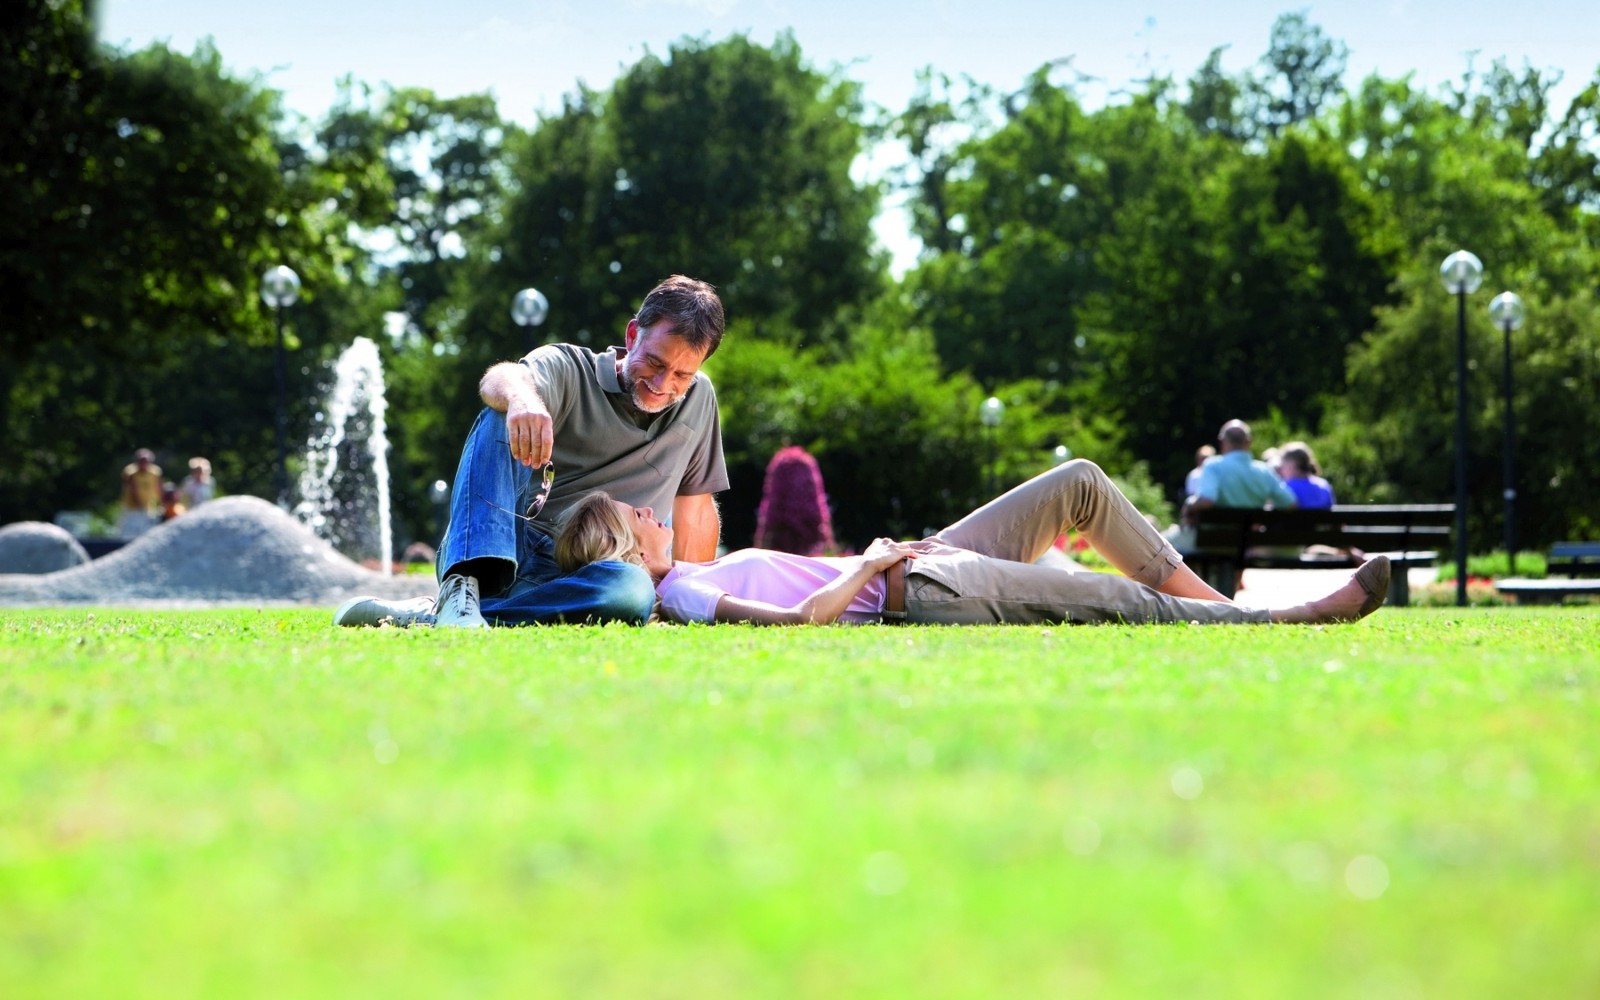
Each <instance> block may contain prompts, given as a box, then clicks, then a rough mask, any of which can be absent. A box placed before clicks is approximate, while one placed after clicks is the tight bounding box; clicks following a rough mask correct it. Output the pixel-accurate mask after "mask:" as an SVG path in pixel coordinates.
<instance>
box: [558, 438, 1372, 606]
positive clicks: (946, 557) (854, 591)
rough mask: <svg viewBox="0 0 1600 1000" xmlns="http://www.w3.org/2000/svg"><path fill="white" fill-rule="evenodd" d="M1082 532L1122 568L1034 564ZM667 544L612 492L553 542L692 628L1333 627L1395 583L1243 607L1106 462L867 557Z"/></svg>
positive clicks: (884, 545)
mask: <svg viewBox="0 0 1600 1000" xmlns="http://www.w3.org/2000/svg"><path fill="white" fill-rule="evenodd" d="M1074 529H1075V530H1077V531H1079V532H1081V533H1082V534H1083V536H1084V537H1085V538H1086V539H1087V540H1088V541H1089V543H1090V544H1091V545H1093V546H1094V548H1095V549H1096V550H1097V551H1099V552H1100V553H1101V554H1102V555H1104V556H1105V557H1106V559H1107V560H1108V561H1109V562H1110V563H1111V564H1112V565H1113V566H1115V567H1116V568H1117V569H1118V570H1119V571H1121V575H1119V574H1116V573H1095V572H1065V571H1063V570H1060V569H1056V568H1054V567H1048V566H1039V565H1036V564H1035V562H1034V561H1035V560H1036V559H1038V558H1039V556H1040V555H1041V554H1042V553H1043V552H1044V551H1045V549H1046V548H1048V547H1049V546H1050V544H1051V542H1052V541H1053V540H1054V539H1055V538H1056V536H1057V535H1059V534H1061V533H1062V532H1064V531H1068V530H1074ZM671 552H672V529H671V528H670V527H668V526H666V525H665V524H663V523H662V522H660V521H658V520H656V519H655V516H654V512H653V511H652V510H651V509H650V508H648V507H631V506H629V505H627V504H624V503H622V502H620V501H618V500H614V499H612V498H611V497H610V496H608V495H607V494H605V493H603V492H596V493H593V494H590V495H589V496H588V497H586V498H584V499H583V500H582V501H580V502H579V503H578V504H577V505H576V506H575V507H574V508H573V510H572V512H571V514H570V515H569V516H568V518H567V520H566V522H565V523H564V524H563V526H562V528H561V531H560V533H559V534H558V535H557V538H556V560H557V562H558V563H559V564H560V565H561V568H562V570H563V571H565V572H571V571H572V570H573V569H576V568H577V567H579V566H583V565H586V564H588V563H591V562H601V561H607V560H620V561H624V562H632V563H635V564H637V565H640V566H643V567H644V568H645V569H646V570H648V571H649V572H650V575H651V576H652V577H653V578H654V579H655V581H656V596H657V598H658V608H659V611H660V613H661V614H662V616H663V617H665V618H668V619H670V620H672V621H676V622H685V623H687V622H705V623H712V622H749V623H753V624H762V625H824V624H829V623H832V622H843V623H852V624H869V623H877V622H891V623H909V624H948V625H955V624H969V625H977V624H1001V623H1012V624H1043V623H1075V624H1076V623H1085V622H1123V623H1129V624H1155V623H1175V622H1191V623H1202V624H1213V623H1225V622H1238V623H1257V624H1265V623H1268V622H1278V623H1324V622H1340V621H1354V620H1356V619H1358V618H1362V617H1365V616H1366V615H1368V614H1371V613H1372V612H1373V611H1374V610H1376V609H1377V607H1378V606H1379V605H1380V604H1382V603H1383V599H1384V596H1385V594H1386V593H1387V592H1388V586H1389V563H1388V560H1387V559H1384V558H1382V557H1377V558H1374V559H1372V560H1370V561H1369V562H1368V563H1367V564H1366V565H1364V566H1362V567H1361V568H1360V569H1359V570H1357V571H1356V574H1355V575H1354V576H1353V577H1352V578H1351V579H1350V580H1349V581H1348V582H1347V583H1345V585H1344V586H1342V587H1340V588H1339V589H1338V590H1336V591H1334V592H1333V593H1332V594H1329V595H1328V596H1326V597H1323V598H1321V599H1319V600H1316V601H1312V602H1310V603H1308V604H1302V605H1298V606H1296V607H1293V608H1286V609H1281V610H1271V611H1269V610H1266V609H1260V608H1247V607H1241V606H1239V605H1236V604H1234V603H1233V602H1231V601H1229V600H1228V599H1227V598H1225V597H1223V596H1222V595H1221V594H1219V593H1218V592H1217V591H1215V590H1213V589H1212V588H1211V587H1209V586H1208V585H1207V584H1206V583H1205V582H1204V581H1203V580H1201V579H1200V577H1198V576H1197V575H1195V573H1194V572H1193V571H1192V570H1190V569H1189V567H1187V566H1185V565H1184V563H1183V557H1182V556H1180V555H1179V554H1178V552H1177V550H1175V549H1174V548H1173V547H1172V545H1171V544H1170V543H1169V542H1168V541H1167V540H1166V539H1165V538H1163V537H1162V535H1161V533H1160V532H1158V531H1156V530H1155V529H1154V528H1153V527H1151V526H1150V523H1149V522H1148V521H1147V520H1145V518H1144V516H1143V515H1141V514H1140V513H1139V511H1138V510H1137V509H1135V508H1134V506H1133V505H1132V504H1131V503H1130V502H1129V501H1128V499H1127V497H1125V496H1123V495H1122V492H1121V491H1120V490H1118V489H1117V487H1116V485H1115V484H1114V483H1112V482H1111V480H1110V479H1109V478H1107V476H1106V474H1105V473H1104V472H1102V471H1101V470H1100V467H1099V466H1097V465H1095V464H1094V463H1093V462H1088V461H1084V460H1081V459H1080V460H1075V461H1071V462H1067V463H1065V464H1063V465H1058V466H1056V467H1055V468H1053V469H1051V470H1049V471H1048V472H1044V473H1042V474H1040V475H1038V476H1035V477H1034V478H1033V479H1030V480H1028V481H1027V482H1025V483H1023V484H1022V485H1020V486H1017V487H1015V488H1014V489H1012V490H1010V491H1008V492H1007V493H1005V494H1004V495H1003V496H1000V497H998V498H996V499H994V500H991V501H990V502H989V503H987V504H984V505H983V506H982V507H980V508H978V509H977V510H975V511H973V512H972V513H970V514H968V515H967V516H966V517H963V518H962V519H961V520H959V521H957V522H956V523H955V524H952V525H950V526H949V527H948V528H945V529H944V530H942V531H940V532H938V533H937V534H934V535H931V536H930V537H928V538H925V539H923V540H921V541H918V542H897V541H893V540H891V539H887V538H879V539H877V540H876V541H874V542H873V543H872V544H871V545H870V546H868V547H867V550H866V551H865V552H863V553H862V554H861V555H858V556H837V557H826V556H800V555H795V554H793V553H789V552H776V551H772V550H769V549H740V550H738V551H736V552H731V553H729V554H728V555H725V556H723V557H721V558H719V559H715V560H712V561H711V562H704V563H689V562H676V563H675V562H673V560H672V557H671Z"/></svg>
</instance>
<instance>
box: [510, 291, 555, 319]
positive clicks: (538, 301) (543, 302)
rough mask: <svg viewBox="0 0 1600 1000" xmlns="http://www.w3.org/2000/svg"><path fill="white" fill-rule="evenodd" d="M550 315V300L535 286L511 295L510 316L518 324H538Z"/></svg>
mask: <svg viewBox="0 0 1600 1000" xmlns="http://www.w3.org/2000/svg"><path fill="white" fill-rule="evenodd" d="M548 315H550V301H549V300H548V299H546V298H545V297H544V293H543V292H541V291H539V290H538V289H537V288H524V289H523V290H522V291H520V292H518V293H517V294H515V295H513V296H511V318H512V320H513V321H515V322H516V324H517V325H518V326H539V325H540V324H542V323H543V322H544V319H545V317H546V316H548Z"/></svg>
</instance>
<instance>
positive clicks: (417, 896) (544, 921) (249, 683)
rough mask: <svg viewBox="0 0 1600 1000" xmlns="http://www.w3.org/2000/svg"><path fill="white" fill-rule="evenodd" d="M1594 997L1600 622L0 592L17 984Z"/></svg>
mask: <svg viewBox="0 0 1600 1000" xmlns="http://www.w3.org/2000/svg"><path fill="white" fill-rule="evenodd" d="M1596 995H1600V607H1586V608H1565V609H1563V608H1546V609H1509V608H1492V609H1477V608H1474V609H1466V610H1457V609H1453V608H1452V609H1448V610H1432V609H1429V610H1424V609H1407V610H1396V609H1386V610H1384V611H1382V612H1380V613H1379V614H1378V615H1376V616H1374V617H1373V618H1372V619H1369V620H1368V621H1366V622H1363V623H1361V624H1357V625H1349V626H1337V627H1326V628H1311V627H1280V628H1242V627H1241V628H1229V627H1216V628H1196V627H1168V628H1157V627H1152V628H1124V627H1104V628H1093V627H1085V628H1066V627H1063V628H1021V627H1015V628H965V629H923V628H904V629H897V628H862V629H845V628H822V629H802V630H779V629H769V630H758V629H747V628H739V627H730V626H721V627H717V628H709V629H707V628H673V627H653V628H648V629H625V628H606V629H586V628H556V629H522V630H495V631H491V632H488V633H479V634H461V633H452V632H444V631H427V630H420V629H419V630H414V631H410V632H405V631H397V630H393V629H384V630H370V629H368V630H354V629H336V628H333V627H331V626H330V625H328V613H327V612H326V611H298V610H297V611H208V612H183V613H154V612H125V611H112V610H101V611H97V612H94V613H87V612H84V611H51V612H32V611H21V610H9V611H4V612H0V996H5V997H16V998H41V997H43V998H54V997H63V998H66V997H71V998H79V997H117V998H123V997H130V998H131V997H161V998H183V997H199V996H214V997H227V998H235V997H271V998H282V997H340V998H343V997H352V996H372V997H419V998H421V997H427V998H434V997H474V998H476V997H484V996H516V997H535V998H552V997H583V998H596V997H615V998H625V1000H649V998H657V997H662V998H665V997H683V998H691V997H692V998H704V997H734V998H759V997H816V998H829V1000H832V998H855V997H883V998H912V1000H923V998H956V997H963V998H965V997H1000V998H1013V997H1067V996H1072V997H1078V996H1130V997H1229V998H1232V997H1380V998H1389V997H1394V998H1431V997H1448V998H1459V997H1494V998H1500V997H1513V996H1515V997H1539V998H1545V997H1592V996H1596Z"/></svg>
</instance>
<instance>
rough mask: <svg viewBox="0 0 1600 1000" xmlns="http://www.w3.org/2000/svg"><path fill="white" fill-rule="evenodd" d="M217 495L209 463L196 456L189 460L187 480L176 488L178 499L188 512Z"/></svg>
mask: <svg viewBox="0 0 1600 1000" xmlns="http://www.w3.org/2000/svg"><path fill="white" fill-rule="evenodd" d="M216 494H217V484H216V482H215V481H214V480H213V479H212V478H211V462H210V461H209V460H207V459H204V458H201V457H200V456H198V455H196V456H195V457H194V458H191V459H189V478H188V479H185V480H184V481H183V485H182V486H179V487H178V498H179V499H180V500H182V501H183V504H184V506H185V507H188V508H189V509H190V510H193V509H194V508H196V507H198V506H200V505H201V504H203V503H205V502H206V501H207V500H210V499H211V498H212V497H214V496H216Z"/></svg>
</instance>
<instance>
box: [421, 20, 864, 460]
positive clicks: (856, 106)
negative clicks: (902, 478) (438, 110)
mask: <svg viewBox="0 0 1600 1000" xmlns="http://www.w3.org/2000/svg"><path fill="white" fill-rule="evenodd" d="M863 115H864V111H863V109H862V107H861V103H860V97H859V94H858V89H857V87H856V86H855V85H854V84H850V83H847V82H845V81H843V80H840V79H838V78H837V77H835V76H830V75H828V74H824V73H821V72H818V71H817V70H814V69H812V68H811V67H810V66H809V65H807V63H806V62H805V60H804V59H803V57H802V54H801V52H800V49H799V47H798V46H797V45H796V44H795V43H794V41H793V40H792V39H790V38H780V39H779V40H778V41H777V42H775V43H774V44H773V45H772V46H771V47H770V48H769V47H763V46H760V45H756V44H754V43H752V42H750V41H749V40H748V39H746V38H744V37H742V36H735V37H731V38H729V39H727V40H725V41H722V42H717V43H711V42H707V41H704V40H692V39H685V40H682V41H680V42H676V43H674V44H673V45H672V46H671V48H670V49H669V51H668V53H667V54H666V56H665V57H658V56H655V55H647V56H646V57H645V58H644V59H642V60H640V61H639V62H638V63H637V64H635V65H634V66H632V67H630V68H628V69H627V70H626V71H624V73H623V74H622V76H621V77H620V78H619V79H618V80H617V82H616V83H615V85H614V86H613V87H612V88H611V89H610V90H609V91H605V92H600V91H594V90H590V89H588V88H586V87H580V88H579V89H578V90H576V91H575V92H574V93H572V94H569V95H567V96H566V97H565V98H564V100H563V105H562V109H561V110H560V111H559V112H556V113H553V114H551V115H547V116H544V117H542V118H541V119H540V120H539V122H538V123H537V124H536V125H535V127H534V128H532V129H531V130H530V131H529V133H528V134H527V135H526V136H525V137H517V138H515V139H514V140H513V142H512V146H511V149H510V154H511V161H510V162H511V168H510V174H511V183H512V184H513V185H514V194H513V195H512V196H511V197H509V198H508V199H507V200H506V201H505V203H504V206H503V210H502V212H501V213H500V215H499V217H498V218H497V219H496V220H495V221H494V225H493V227H492V229H491V230H490V231H489V232H488V233H486V234H484V235H483V236H482V237H481V238H479V237H476V236H474V237H472V238H471V239H469V240H468V241H467V249H468V252H469V267H468V269H467V273H466V274H465V275H464V276H463V277H462V279H461V281H460V282H459V283H458V284H457V285H456V286H455V293H454V294H453V295H452V296H451V297H450V300H449V303H448V312H447V313H446V314H442V315H441V316H440V318H439V328H440V330H441V342H440V345H439V348H438V351H439V353H438V355H437V356H435V357H434V358H432V359H431V360H429V359H418V360H417V361H416V362H415V363H417V364H427V365H428V366H429V368H430V369H431V370H432V371H433V372H434V373H435V376H436V381H435V383H434V384H435V385H436V386H437V395H438V398H440V399H441V400H443V404H442V405H441V407H440V409H439V412H438V414H437V415H436V419H437V423H436V424H434V425H433V426H431V427H428V428H425V429H423V431H422V436H419V438H418V440H417V441H415V442H413V444H412V447H413V448H414V449H415V450H416V451H417V452H418V454H419V456H420V455H421V454H424V453H432V454H440V455H442V454H447V453H448V454H453V453H454V449H455V448H456V447H457V446H458V445H459V442H460V438H461V435H462V434H464V433H465V430H466V427H467V424H468V422H469V421H470V419H471V416H472V414H473V413H474V412H475V410H476V407H477V406H478V405H479V404H478V401H477V394H476V391H475V387H476V384H477V380H478V377H479V375H481V373H482V372H483V370H484V368H485V367H487V366H488V365H489V364H491V363H493V362H496V361H501V360H505V359H507V358H514V357H517V356H520V355H521V354H523V353H525V352H526V351H527V350H529V349H530V348H531V347H534V346H537V344H538V343H539V342H540V341H542V340H544V339H546V338H549V339H560V340H568V341H573V342H576V343H583V344H588V345H590V346H592V347H595V348H597V349H598V348H602V347H606V346H609V345H612V344H619V343H621V341H622V335H623V330H624V327H625V325H626V323H627V320H628V318H629V316H631V315H632V313H633V311H634V309H636V308H637V307H638V303H639V300H640V299H641V298H642V297H643V295H644V294H645V293H646V292H647V291H648V290H649V289H650V288H651V287H652V286H653V285H654V284H655V283H656V282H658V281H659V280H661V279H662V278H664V277H666V276H667V275H669V274H673V273H684V274H690V275H693V276H694V277H697V278H702V279H704V280H707V281H710V282H711V283H712V284H714V285H716V286H717V288H718V291H719V293H720V294H721V295H722V298H723V302H724V305H725V306H726V308H727V311H728V315H729V316H730V318H731V319H733V320H735V321H737V322H738V324H739V325H737V326H736V327H735V329H737V330H738V331H739V333H738V334H737V336H738V337H746V338H748V337H755V338H761V339H765V340H773V341H779V342H782V343H785V344H788V345H792V346H795V347H803V346H811V345H823V344H829V343H834V344H837V343H841V342H842V339H843V337H844V336H845V333H844V331H846V330H847V329H848V328H849V327H850V326H851V325H852V318H853V317H855V316H857V315H859V314H860V311H861V310H862V309H863V308H864V307H865V305H866V304H867V303H868V302H870V301H871V300H872V299H873V298H875V297H876V296H877V295H879V294H880V293H881V291H882V290H883V286H884V281H885V275H884V268H885V262H884V260H882V259H881V257H880V256H878V255H877V254H875V253H874V251H873V237H872V232H871V220H872V215H873V212H874V211H875V209H876V206H877V202H878V193H877V191H876V189H875V188H873V187H871V186H865V185H859V184H857V183H856V182H855V181H854V180H852V177H851V167H852V164H853V163H854V161H855V159H856V157H857V156H858V155H859V154H860V153H861V152H862V149H863V144H864V142H865V138H866V128H865V125H864V124H863V123H862V118H863ZM526 286H534V287H537V288H538V289H540V290H541V291H542V292H543V293H544V294H545V295H546V297H547V298H548V300H549V303H550V318H549V321H548V322H547V324H546V325H545V326H544V327H542V328H537V329H534V330H524V329H520V328H518V327H516V326H515V325H514V324H513V323H512V322H511V319H510V317H509V315H508V309H509V307H510V303H511V299H512V296H513V294H514V293H515V292H516V291H517V290H518V289H519V288H523V287H526ZM733 336H734V335H733V334H730V339H732V337H733ZM411 363H413V362H411V361H409V360H408V361H406V362H403V364H411ZM728 430H729V431H730V432H732V433H737V429H736V425H734V424H730V425H729V427H728ZM764 461H765V458H763V462H764Z"/></svg>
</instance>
